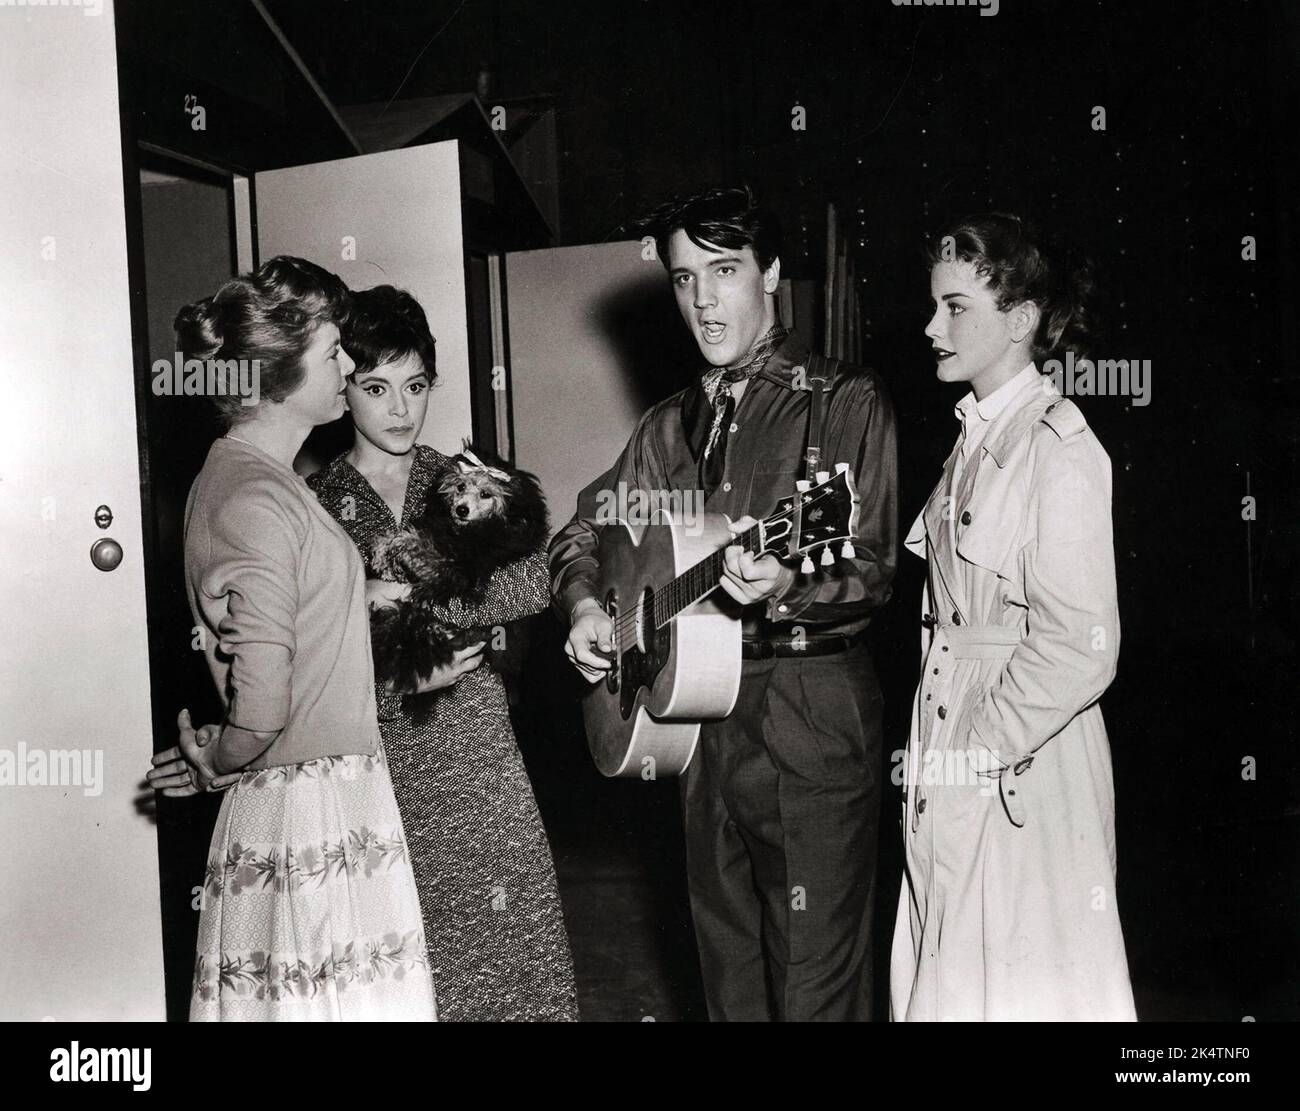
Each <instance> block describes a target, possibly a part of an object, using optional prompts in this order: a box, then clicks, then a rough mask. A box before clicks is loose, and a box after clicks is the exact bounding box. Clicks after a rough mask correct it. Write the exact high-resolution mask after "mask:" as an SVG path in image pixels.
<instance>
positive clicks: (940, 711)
mask: <svg viewBox="0 0 1300 1111" xmlns="http://www.w3.org/2000/svg"><path fill="white" fill-rule="evenodd" d="M936 712H937V713H938V715H939V720H940V721H942V720H943V719H944V718H946V717H947V716H948V708H947V707H946V706H940V707H939V709H938V710H937V711H936Z"/></svg>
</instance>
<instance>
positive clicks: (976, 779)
mask: <svg viewBox="0 0 1300 1111" xmlns="http://www.w3.org/2000/svg"><path fill="white" fill-rule="evenodd" d="M930 264H931V270H930V289H931V299H932V301H933V303H934V314H933V316H932V317H931V318H930V322H929V324H928V325H927V326H926V330H925V334H926V335H927V336H928V337H929V339H930V342H931V344H932V346H933V349H934V354H935V360H936V364H937V373H938V377H939V380H940V381H943V382H961V383H965V384H967V385H968V386H969V387H970V392H968V393H967V394H966V396H965V397H963V398H962V399H961V401H959V402H958V404H957V417H958V420H959V421H960V422H961V432H960V434H959V436H958V438H957V444H956V446H955V447H954V448H953V450H952V453H951V455H949V457H948V461H947V463H945V465H944V469H943V474H942V476H941V477H940V479H939V484H938V485H937V486H936V487H935V489H934V492H933V493H932V494H931V495H930V498H929V501H928V502H927V503H926V506H925V509H924V511H923V512H922V513H921V515H920V516H919V517H918V518H917V520H916V523H915V524H914V525H913V526H912V529H911V531H910V532H909V534H908V537H907V540H906V541H905V543H906V545H907V547H908V548H909V550H911V551H912V552H914V553H915V554H917V555H920V556H924V557H925V559H926V560H927V563H928V576H927V585H926V591H925V598H924V601H923V604H922V613H923V622H924V625H925V629H924V631H923V633H922V641H923V649H924V659H923V665H922V674H921V682H920V685H919V687H918V688H917V692H916V700H915V703H914V706H913V712H912V735H911V738H910V741H909V745H908V775H907V791H906V801H905V805H904V808H903V837H904V843H905V849H906V862H907V876H906V882H905V883H904V884H903V890H902V894H901V898H900V901H899V907H898V919H897V924H896V926H895V931H894V950H893V966H892V973H891V979H890V994H891V1002H892V1014H893V1017H894V1019H896V1020H905V1019H906V1020H917V1019H931V1020H935V1019H937V1020H948V1019H957V1020H965V1021H971V1020H975V1021H980V1020H1000V1019H1016V1020H1026V1019H1034V1020H1037V1019H1067V1020H1089V1019H1091V1020H1098V1019H1100V1020H1111V1021H1114V1020H1124V1019H1129V1020H1131V1019H1132V1018H1133V1017H1134V1010H1133V994H1132V991H1131V989H1130V986H1129V976H1128V965H1127V962H1126V960H1125V954H1124V937H1123V933H1122V931H1121V929H1120V921H1119V914H1118V911H1117V909H1116V906H1115V795H1114V789H1113V786H1112V782H1111V761H1110V747H1109V744H1108V741H1107V737H1106V726H1105V723H1104V722H1103V721H1102V716H1101V707H1100V705H1099V704H1098V699H1099V698H1100V697H1101V695H1102V692H1103V691H1105V689H1106V688H1107V686H1109V685H1110V681H1111V679H1112V678H1113V677H1114V675H1115V666H1116V660H1117V659H1118V656H1119V635H1120V634H1119V612H1118V609H1117V606H1116V591H1115V559H1114V553H1113V550H1112V541H1111V519H1110V460H1109V459H1108V458H1107V456H1106V452H1105V451H1104V450H1103V449H1102V446H1101V444H1100V443H1098V442H1097V437H1096V436H1094V435H1093V433H1092V431H1091V430H1090V429H1089V428H1088V424H1087V422H1086V421H1085V420H1084V418H1083V414H1082V413H1081V412H1080V411H1079V409H1078V408H1077V407H1076V406H1075V404H1074V403H1073V402H1072V401H1070V400H1068V399H1066V398H1063V397H1062V396H1061V395H1060V392H1059V390H1058V389H1057V387H1056V386H1055V384H1054V383H1053V380H1052V378H1051V377H1050V376H1049V375H1047V374H1041V373H1040V369H1041V370H1048V369H1049V367H1048V365H1047V364H1046V363H1045V362H1043V361H1044V360H1047V359H1048V358H1050V357H1051V356H1053V355H1058V356H1059V355H1061V354H1063V353H1065V352H1066V351H1074V352H1075V354H1076V356H1077V355H1079V354H1081V353H1082V350H1081V345H1082V344H1083V343H1084V342H1086V341H1087V339H1088V331H1089V329H1088V324H1089V322H1090V316H1089V308H1088V300H1089V294H1090V292H1091V280H1090V278H1089V277H1088V270H1087V268H1086V267H1084V266H1080V265H1077V264H1074V265H1072V264H1071V263H1069V262H1068V261H1066V260H1064V259H1063V258H1062V257H1061V256H1060V254H1058V253H1054V252H1053V251H1052V250H1051V249H1050V248H1049V247H1048V246H1047V245H1046V244H1045V243H1044V242H1043V241H1042V239H1041V238H1040V237H1039V236H1038V235H1037V233H1036V232H1035V231H1034V230H1033V229H1032V228H1031V227H1030V226H1029V225H1028V224H1026V223H1025V222H1024V221H1022V220H1021V219H1019V218H1017V217H1015V216H1004V215H997V214H995V215H988V216H979V217H975V218H973V219H970V220H966V221H962V222H961V223H958V224H956V225H954V226H952V227H950V228H946V229H944V230H943V232H942V234H941V235H938V236H936V237H935V239H934V240H933V242H932V244H931V250H930ZM1040 364H1042V365H1041V366H1040Z"/></svg>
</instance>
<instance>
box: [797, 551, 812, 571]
mask: <svg viewBox="0 0 1300 1111" xmlns="http://www.w3.org/2000/svg"><path fill="white" fill-rule="evenodd" d="M799 571H800V573H801V574H804V575H811V574H812V573H813V561H812V556H810V555H805V556H804V557H803V562H802V563H801V564H799Z"/></svg>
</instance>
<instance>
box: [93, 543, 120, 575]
mask: <svg viewBox="0 0 1300 1111" xmlns="http://www.w3.org/2000/svg"><path fill="white" fill-rule="evenodd" d="M90 562H91V563H93V564H94V565H95V566H96V567H98V568H99V569H100V570H101V571H113V570H116V568H117V565H118V564H119V563H121V562H122V545H121V544H119V543H118V542H117V541H116V540H114V539H113V538H112V537H111V536H106V537H104V539H103V540H96V541H95V543H94V544H92V545H91V547H90Z"/></svg>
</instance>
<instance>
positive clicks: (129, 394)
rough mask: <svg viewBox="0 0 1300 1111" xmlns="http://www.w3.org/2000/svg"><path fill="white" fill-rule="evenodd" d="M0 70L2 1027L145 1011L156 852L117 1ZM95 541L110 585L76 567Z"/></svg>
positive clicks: (50, 27) (157, 1011)
mask: <svg viewBox="0 0 1300 1111" xmlns="http://www.w3.org/2000/svg"><path fill="white" fill-rule="evenodd" d="M0 75H3V77H0V92H2V93H3V94H4V100H5V101H6V102H7V103H9V104H18V103H20V102H21V103H22V105H23V109H22V111H10V112H6V113H4V116H3V123H0V146H2V147H3V149H4V150H5V151H6V152H7V153H6V156H5V158H4V160H3V163H2V164H0V175H3V176H0V242H3V243H4V244H5V250H4V251H3V252H0V290H3V305H2V307H0V374H2V375H3V380H4V386H5V389H4V394H5V400H4V404H3V405H0V536H2V537H3V542H4V549H3V555H4V558H3V559H2V560H0V613H3V614H4V635H3V636H2V637H0V844H3V845H4V846H5V851H4V852H3V853H0V893H2V894H0V1019H7V1020H13V1019H27V1020H30V1019H41V1018H44V1017H47V1016H49V1017H52V1018H55V1019H59V1020H66V1019H160V1018H162V1016H163V983H162V943H161V925H160V919H159V904H158V867H157V839H156V836H155V831H154V827H153V825H152V824H151V823H150V822H149V820H148V819H147V818H145V817H143V816H141V815H140V814H139V813H137V811H136V808H135V806H134V805H133V800H134V798H135V796H136V792H137V784H138V783H139V782H140V780H141V779H142V778H143V773H144V771H145V769H146V768H147V767H148V764H149V757H150V756H151V755H152V751H153V750H152V744H151V739H150V721H149V672H148V659H147V646H146V629H145V596H144V566H143V558H142V557H143V552H142V540H141V535H142V532H141V502H140V470H139V460H138V454H137V452H138V448H137V439H136V436H137V432H136V392H135V391H136V387H135V381H134V374H133V366H134V359H133V355H132V347H131V331H130V321H131V314H130V305H129V301H128V288H127V251H126V225H125V216H124V207H123V192H122V188H123V183H122V161H121V131H120V122H119V116H118V98H117V62H116V53H115V48H114V33H113V15H112V10H111V7H110V6H109V5H107V4H106V5H105V7H104V11H103V13H102V15H101V16H100V17H98V18H86V14H85V13H84V12H83V11H82V10H81V9H80V8H75V7H74V8H57V7H52V8H49V9H42V10H38V11H33V12H32V14H31V15H30V16H28V17H25V18H24V17H21V16H20V17H17V18H9V19H6V20H5V31H4V34H3V36H0ZM32 89H39V90H42V91H41V93H40V95H38V96H32V95H31V92H30V91H31V90H32ZM24 90H26V91H25V92H24ZM100 504H104V505H107V506H109V507H110V509H111V510H112V514H113V521H112V524H111V526H110V527H109V528H108V529H106V530H102V529H100V528H98V527H97V526H96V524H95V522H94V514H95V509H96V507H97V506H99V505H100ZM105 537H111V538H112V539H114V540H116V541H117V542H118V543H119V544H120V545H121V548H122V551H123V559H122V561H121V564H120V565H119V566H118V567H117V568H116V569H115V570H112V571H109V572H105V571H100V570H97V569H96V567H95V566H94V565H93V564H92V563H91V559H90V550H91V545H92V544H94V543H95V541H97V540H99V539H101V538H105ZM74 753H75V754H76V755H73V754H74ZM42 773H43V775H42ZM41 777H43V778H45V779H46V780H49V779H51V778H54V779H57V780H58V781H59V782H58V783H57V784H54V785H48V784H40V783H35V782H33V780H34V779H36V778H41ZM24 780H25V781H26V782H24Z"/></svg>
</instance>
